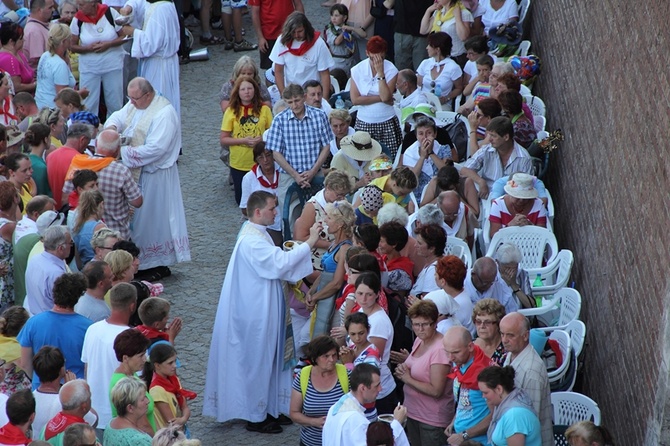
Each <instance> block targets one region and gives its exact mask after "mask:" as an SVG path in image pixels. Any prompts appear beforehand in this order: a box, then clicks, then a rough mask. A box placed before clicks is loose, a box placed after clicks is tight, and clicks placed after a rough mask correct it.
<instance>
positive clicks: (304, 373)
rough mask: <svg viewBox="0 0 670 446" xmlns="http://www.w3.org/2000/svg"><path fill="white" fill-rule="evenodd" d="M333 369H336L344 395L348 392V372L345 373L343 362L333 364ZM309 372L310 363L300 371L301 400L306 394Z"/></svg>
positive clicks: (310, 370)
mask: <svg viewBox="0 0 670 446" xmlns="http://www.w3.org/2000/svg"><path fill="white" fill-rule="evenodd" d="M335 370H336V371H337V380H338V381H339V382H340V386H342V391H343V392H344V394H345V395H346V394H347V393H349V374H348V373H347V368H346V367H345V366H344V365H343V364H335ZM311 372H312V366H311V365H306V366H305V367H303V368H302V370H301V371H300V391H301V393H302V399H303V400H304V399H305V395H307V385H308V384H309V374H310V373H311Z"/></svg>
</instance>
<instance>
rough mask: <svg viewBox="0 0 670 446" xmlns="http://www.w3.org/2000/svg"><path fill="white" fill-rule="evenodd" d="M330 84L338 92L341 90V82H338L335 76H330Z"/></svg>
mask: <svg viewBox="0 0 670 446" xmlns="http://www.w3.org/2000/svg"><path fill="white" fill-rule="evenodd" d="M330 85H332V86H333V90H334V91H335V93H336V94H337V93H339V92H340V83H339V82H337V79H335V78H334V77H333V76H330Z"/></svg>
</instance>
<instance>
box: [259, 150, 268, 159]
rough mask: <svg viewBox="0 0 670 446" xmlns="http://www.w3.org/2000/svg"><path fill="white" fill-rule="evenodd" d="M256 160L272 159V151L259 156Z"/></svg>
mask: <svg viewBox="0 0 670 446" xmlns="http://www.w3.org/2000/svg"><path fill="white" fill-rule="evenodd" d="M256 158H260V159H265V158H272V150H266V151H265V152H263V153H261V154H260V155H258V156H257V157H256Z"/></svg>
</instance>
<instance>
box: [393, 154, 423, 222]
mask: <svg viewBox="0 0 670 446" xmlns="http://www.w3.org/2000/svg"><path fill="white" fill-rule="evenodd" d="M401 156H402V147H398V151H397V152H396V154H395V159H394V160H393V168H394V169H395V168H396V167H398V164H399V163H400V157H401ZM417 209H418V206H417Z"/></svg>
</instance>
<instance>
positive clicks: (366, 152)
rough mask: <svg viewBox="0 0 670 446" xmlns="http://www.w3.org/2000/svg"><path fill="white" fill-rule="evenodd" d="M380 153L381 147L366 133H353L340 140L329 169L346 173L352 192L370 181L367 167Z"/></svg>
mask: <svg viewBox="0 0 670 446" xmlns="http://www.w3.org/2000/svg"><path fill="white" fill-rule="evenodd" d="M381 153H382V146H381V145H380V144H379V143H378V142H377V141H375V140H374V139H372V138H371V137H370V134H369V133H368V132H355V133H354V134H353V135H350V136H345V137H344V138H342V139H341V140H340V151H339V152H337V153H336V154H335V156H334V157H333V161H332V162H331V163H330V167H331V168H332V169H335V170H339V171H341V172H345V173H347V174H348V175H349V176H350V177H351V178H352V179H353V180H354V189H353V190H354V191H356V190H358V189H360V188H361V187H364V186H366V185H367V184H368V183H369V182H370V180H372V177H371V176H370V172H369V170H368V166H369V165H370V161H372V160H373V159H375V158H377V157H378V156H379V155H380V154H381Z"/></svg>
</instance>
